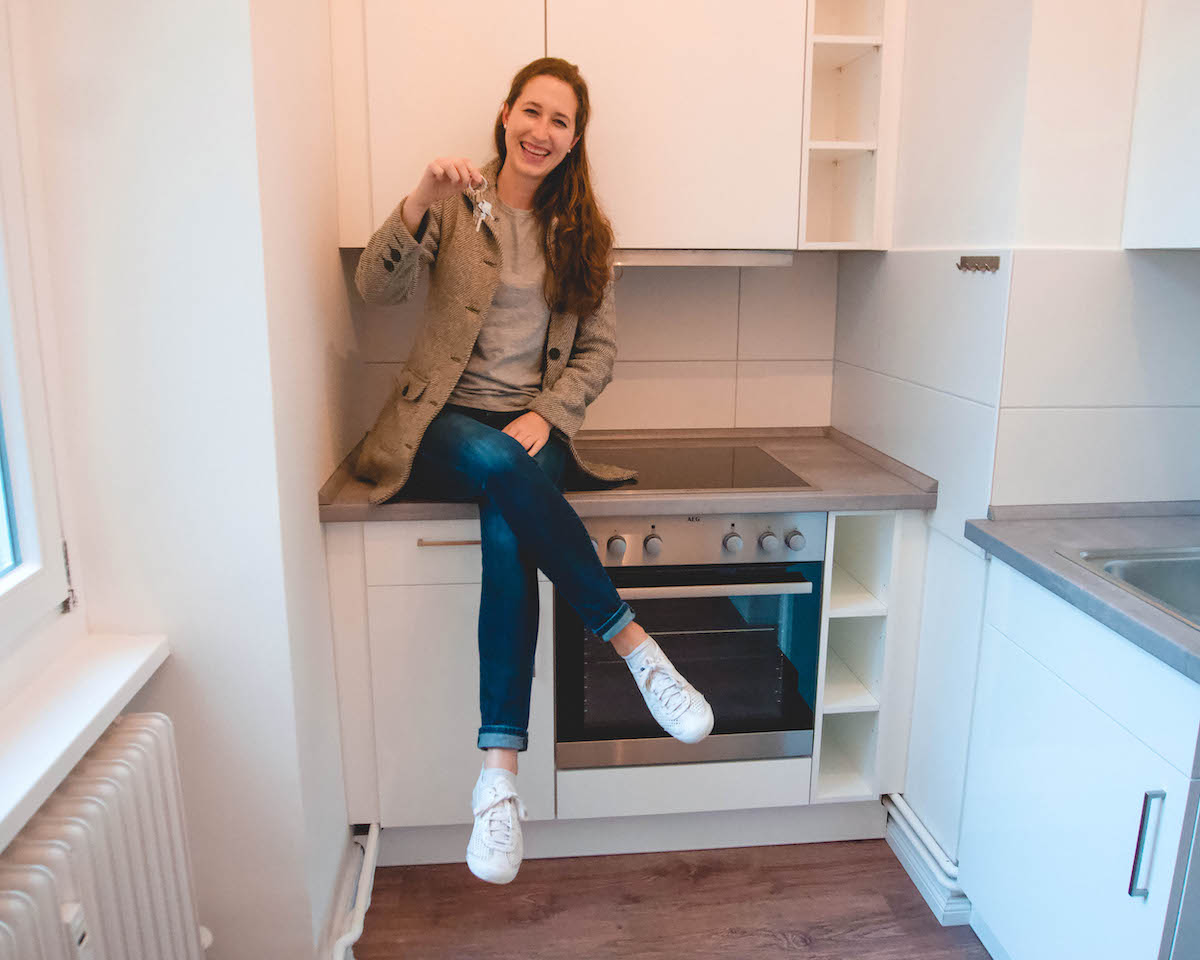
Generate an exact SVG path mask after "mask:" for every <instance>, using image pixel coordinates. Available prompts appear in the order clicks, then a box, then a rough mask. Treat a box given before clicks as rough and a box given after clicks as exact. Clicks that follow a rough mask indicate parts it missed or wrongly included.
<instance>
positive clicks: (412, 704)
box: [325, 520, 555, 827]
mask: <svg viewBox="0 0 1200 960" xmlns="http://www.w3.org/2000/svg"><path fill="white" fill-rule="evenodd" d="M325 553H326V561H327V566H328V570H329V583H330V605H331V613H332V618H333V636H334V652H335V661H336V665H337V687H338V700H339V709H340V715H341V728H342V758H343V768H344V773H345V780H346V806H347V810H348V814H349V817H350V821H351V822H352V823H370V822H375V821H378V822H379V823H381V824H382V825H383V826H384V827H396V826H427V825H435V824H462V823H470V822H472V819H473V818H472V815H471V809H470V807H471V787H472V786H473V784H474V783H475V778H476V777H477V776H478V774H479V765H480V763H481V762H482V757H483V755H482V753H481V752H480V751H479V749H478V748H477V747H476V746H475V743H476V734H477V732H478V728H479V697H478V692H479V654H478V622H479V591H480V548H479V522H478V521H477V520H438V521H413V522H407V523H389V522H377V523H331V524H327V525H326V527H325ZM552 591H553V588H552V587H551V585H550V583H549V581H547V580H546V579H545V577H544V576H543V575H542V574H541V572H540V571H539V573H538V614H539V621H538V639H537V655H536V657H535V660H534V678H533V691H532V697H531V701H530V715H529V749H528V750H526V751H524V752H522V753H521V755H520V759H519V764H520V776H519V781H520V788H521V799H522V800H523V801H524V802H525V806H526V808H527V810H528V811H529V819H531V820H548V819H553V817H554V813H555V811H554V651H553V639H552V638H553V626H554V623H553V621H554V600H553V592H552Z"/></svg>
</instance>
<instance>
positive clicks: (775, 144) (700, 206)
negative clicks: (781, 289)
mask: <svg viewBox="0 0 1200 960" xmlns="http://www.w3.org/2000/svg"><path fill="white" fill-rule="evenodd" d="M804 15H805V4H804V3H803V2H796V0H742V2H739V3H729V2H728V0H704V2H694V3H687V4H680V3H678V2H677V0H603V2H600V0H595V2H592V0H548V2H547V4H546V38H547V49H548V50H549V53H550V55H551V56H556V57H562V58H564V59H566V60H570V61H571V62H572V63H576V64H578V65H579V68H580V70H582V72H583V75H584V77H585V78H586V79H587V81H588V88H589V91H590V94H591V98H592V111H593V116H592V120H591V121H590V124H589V127H588V133H587V136H588V151H589V154H590V158H591V166H592V174H593V182H594V184H595V187H596V192H597V194H598V195H599V197H600V201H601V203H602V205H603V206H604V209H605V211H606V212H607V213H608V215H609V217H610V218H611V219H612V222H613V228H614V229H615V231H616V234H617V246H619V247H624V248H633V249H645V248H697V249H760V250H767V249H777V250H778V249H783V250H794V249H795V244H796V225H797V217H798V211H799V203H800V196H799V190H800V177H799V174H800V156H801V121H802V118H801V115H800V109H799V104H800V93H801V91H802V90H803V86H804V29H805V23H804V19H805V18H804Z"/></svg>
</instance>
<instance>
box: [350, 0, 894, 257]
mask: <svg viewBox="0 0 1200 960" xmlns="http://www.w3.org/2000/svg"><path fill="white" fill-rule="evenodd" d="M331 2H332V12H333V31H332V32H333V71H334V97H335V99H334V103H335V121H336V126H337V146H338V164H337V166H338V195H339V231H340V232H339V236H340V242H341V245H342V246H344V247H361V246H365V245H366V243H367V241H368V239H369V238H370V236H371V233H372V232H373V230H374V228H375V227H376V226H377V225H378V224H380V223H381V222H382V221H383V220H384V219H385V218H386V216H387V215H388V214H389V213H390V212H391V211H392V210H393V209H394V207H395V205H396V204H397V203H398V202H399V201H400V199H401V198H402V197H403V196H404V195H405V194H406V193H407V192H408V191H410V190H411V189H412V187H413V186H414V185H415V184H416V182H417V179H418V177H419V176H420V173H421V170H422V168H423V167H424V166H425V164H427V163H428V162H429V160H431V159H432V158H434V157H437V156H445V155H448V154H456V155H463V156H468V157H471V158H473V159H474V160H476V162H477V163H483V162H484V161H486V160H487V159H488V158H489V157H491V156H492V155H493V154H494V151H495V148H494V145H493V143H492V139H491V137H492V125H493V123H494V122H495V117H496V113H497V111H498V110H499V108H500V104H501V102H502V101H503V99H504V97H505V95H506V94H507V93H508V84H509V82H510V81H511V79H512V76H513V74H514V73H516V71H517V70H518V69H519V68H520V67H522V66H523V65H524V64H526V63H528V62H529V61H531V60H534V59H536V58H537V57H540V56H543V55H545V53H546V52H547V51H548V52H549V53H550V55H552V56H556V57H562V58H563V59H566V60H569V61H571V62H572V63H576V64H578V65H579V67H580V69H581V70H582V72H583V75H584V77H585V78H586V79H587V82H588V87H589V91H590V94H591V99H592V116H591V120H590V122H589V127H588V131H587V138H588V152H589V158H590V161H591V169H592V176H593V183H594V185H595V187H596V192H597V194H598V196H599V199H600V202H601V204H602V206H603V208H604V210H605V211H606V212H607V214H608V215H609V217H610V218H611V219H612V222H613V227H614V229H615V231H616V238H617V246H618V247H622V248H625V249H627V250H718V251H724V250H732V251H739V250H742V251H745V250H755V251H758V250H785V251H786V250H796V249H801V248H805V249H807V248H826V249H828V248H850V247H863V248H874V249H886V248H887V246H888V244H889V243H890V235H891V208H892V182H893V180H894V165H895V163H894V161H895V153H896V148H895V141H896V121H897V115H898V105H899V78H900V50H901V45H902V41H903V33H904V0H808V2H805V0H742V2H740V3H736V4H730V3H728V2H727V0H696V2H689V3H687V4H681V3H679V2H678V0H604V2H601V0H513V2H511V3H507V4H505V5H504V15H503V16H502V17H499V18H497V17H496V16H495V5H494V4H485V3H483V2H482V0H462V2H459V3H456V4H451V5H449V6H445V5H438V4H434V3H431V2H420V3H417V2H403V3H401V2H397V0H331Z"/></svg>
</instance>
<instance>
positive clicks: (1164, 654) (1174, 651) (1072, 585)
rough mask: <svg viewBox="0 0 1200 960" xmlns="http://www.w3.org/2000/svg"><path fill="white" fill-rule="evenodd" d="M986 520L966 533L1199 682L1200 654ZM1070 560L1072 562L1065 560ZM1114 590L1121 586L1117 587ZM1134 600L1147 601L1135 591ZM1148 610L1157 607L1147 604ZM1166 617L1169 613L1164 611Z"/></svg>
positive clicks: (970, 522)
mask: <svg viewBox="0 0 1200 960" xmlns="http://www.w3.org/2000/svg"><path fill="white" fill-rule="evenodd" d="M986 522H988V521H985V520H978V521H976V520H968V521H967V522H966V525H965V527H964V530H963V535H964V536H965V537H966V538H967V539H968V540H970V541H971V542H972V543H974V544H975V545H976V546H979V547H981V548H982V549H983V550H984V551H985V552H986V553H988V554H990V555H991V556H993V557H996V559H998V560H1001V561H1003V562H1004V563H1007V564H1008V565H1009V566H1010V567H1012V568H1013V569H1014V570H1016V571H1017V572H1018V573H1022V574H1024V575H1025V576H1027V577H1028V578H1029V579H1030V580H1032V581H1033V582H1034V583H1036V584H1038V585H1039V586H1042V587H1045V588H1046V589H1047V590H1049V591H1050V592H1051V593H1053V594H1055V595H1056V596H1058V597H1061V598H1062V599H1063V600H1065V601H1067V603H1069V604H1071V605H1072V606H1073V607H1075V608H1076V609H1078V610H1081V611H1082V612H1083V613H1086V614H1087V615H1088V616H1089V617H1091V618H1092V619H1093V620H1096V621H1097V622H1099V623H1102V624H1104V626H1106V627H1108V628H1109V629H1111V630H1113V631H1115V632H1116V633H1119V634H1120V635H1121V636H1123V637H1124V638H1125V639H1126V640H1129V641H1130V642H1132V643H1134V644H1136V645H1137V646H1139V647H1141V648H1142V649H1143V650H1145V651H1146V652H1147V653H1148V654H1150V655H1151V656H1152V657H1154V658H1155V659H1157V660H1159V661H1161V662H1162V663H1164V664H1166V665H1167V666H1168V667H1171V668H1172V669H1173V670H1177V671H1178V672H1180V673H1182V674H1183V675H1184V676H1185V677H1187V678H1188V679H1189V680H1193V681H1195V682H1197V683H1200V657H1197V656H1195V655H1194V654H1192V653H1190V652H1188V651H1187V650H1185V649H1183V648H1182V647H1180V646H1179V645H1178V644H1176V643H1175V642H1174V641H1172V640H1171V639H1170V638H1168V637H1166V636H1163V634H1161V633H1159V632H1158V631H1157V630H1155V629H1154V628H1153V627H1151V626H1148V625H1147V624H1145V623H1142V622H1140V621H1139V620H1137V619H1135V618H1134V617H1132V616H1131V615H1129V614H1128V613H1125V612H1124V611H1122V610H1120V609H1118V608H1117V607H1114V606H1112V604H1110V603H1109V602H1107V601H1106V600H1104V599H1103V598H1102V597H1100V596H1098V595H1097V594H1096V593H1095V592H1094V591H1092V590H1089V589H1088V588H1087V587H1085V586H1083V585H1082V584H1079V583H1076V582H1075V581H1074V580H1071V579H1070V578H1068V577H1066V576H1064V575H1063V574H1061V573H1059V572H1058V571H1056V570H1054V569H1053V568H1051V567H1048V566H1046V565H1045V564H1044V563H1042V562H1041V561H1039V560H1038V559H1036V558H1035V557H1033V556H1030V555H1029V554H1027V553H1025V552H1024V551H1022V550H1019V549H1018V548H1016V547H1014V546H1012V545H1011V544H1008V543H1006V542H1004V541H1003V540H1001V539H999V538H997V537H995V536H993V535H992V534H990V533H988V532H987V531H986V530H984V529H982V528H981V527H979V526H978V525H977V524H978V523H986ZM1063 562H1064V563H1068V562H1070V561H1065V560H1064V561H1063ZM1113 589H1120V588H1118V587H1114V588H1113ZM1129 600H1130V601H1131V602H1136V603H1144V601H1142V600H1139V599H1138V598H1137V597H1134V596H1133V595H1132V594H1131V595H1130V597H1129ZM1145 606H1146V609H1147V610H1153V609H1154V608H1153V607H1152V606H1151V605H1150V604H1145ZM1163 616H1167V614H1163Z"/></svg>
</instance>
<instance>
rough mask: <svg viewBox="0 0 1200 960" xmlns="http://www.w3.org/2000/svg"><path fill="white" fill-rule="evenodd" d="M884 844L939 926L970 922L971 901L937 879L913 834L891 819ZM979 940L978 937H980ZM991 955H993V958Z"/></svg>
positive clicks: (960, 924) (941, 878) (959, 924)
mask: <svg viewBox="0 0 1200 960" xmlns="http://www.w3.org/2000/svg"><path fill="white" fill-rule="evenodd" d="M885 839H886V840H887V845H888V846H889V847H891V848H892V852H893V853H894V854H896V859H897V860H899V861H900V865H901V866H902V867H904V870H905V872H906V873H907V874H908V876H909V878H910V879H911V880H912V882H913V884H914V885H915V886H916V888H917V889H918V890H919V891H920V892H921V896H922V897H924V898H925V902H926V903H927V904H929V909H930V910H932V911H933V915H934V916H935V917H937V920H938V923H940V924H941V925H942V926H943V927H956V926H962V925H963V924H966V923H970V922H971V901H970V900H968V899H967V896H966V894H964V893H962V891H953V890H952V889H950V887H951V884H950V882H949V878H948V877H945V876H940V877H939V876H937V875H936V874H935V871H934V869H933V868H932V867H931V866H930V865H929V862H928V860H927V858H926V857H923V856H922V855H921V853H920V851H919V850H918V849H917V846H916V844H917V842H919V841H917V840H916V839H915V837H914V836H913V834H911V833H909V832H906V831H904V830H902V829H901V828H900V826H899V824H897V823H896V821H895V820H893V819H892V818H891V817H889V818H888V822H887V834H886V837H885ZM980 939H982V938H980ZM994 956H995V955H994V954H993V957H994Z"/></svg>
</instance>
